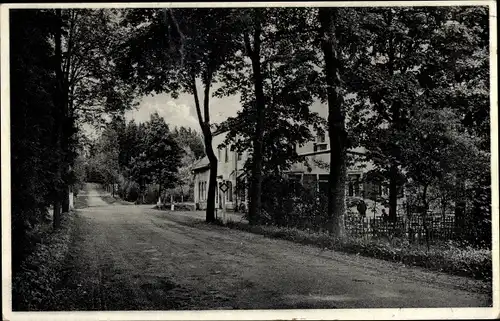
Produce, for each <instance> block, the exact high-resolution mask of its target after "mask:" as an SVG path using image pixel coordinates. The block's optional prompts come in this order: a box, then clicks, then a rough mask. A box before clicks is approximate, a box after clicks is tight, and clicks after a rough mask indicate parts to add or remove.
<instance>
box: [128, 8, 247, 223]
mask: <svg viewBox="0 0 500 321" xmlns="http://www.w3.org/2000/svg"><path fill="white" fill-rule="evenodd" d="M236 13H237V10H235V9H209V8H206V9H202V8H200V9H175V10H174V9H166V8H165V9H137V10H129V11H127V12H126V14H125V19H124V20H123V25H124V26H125V27H126V28H129V29H130V37H129V39H128V41H127V42H126V43H125V45H124V46H123V50H122V53H121V58H122V60H121V63H120V64H119V66H120V67H121V70H122V73H121V75H122V77H123V79H125V80H126V81H127V82H128V83H131V84H133V85H135V86H137V88H139V90H140V91H141V92H142V93H144V94H149V93H152V92H155V93H161V92H168V93H170V94H171V95H172V96H173V97H176V96H177V95H178V93H179V92H184V93H188V94H192V95H193V98H194V104H195V107H196V113H197V117H198V122H199V125H200V128H201V132H202V134H203V139H204V145H205V154H206V156H207V158H208V160H209V162H210V179H209V184H208V197H207V200H208V202H207V210H206V220H207V221H208V222H212V221H214V220H215V188H216V186H215V184H216V177H217V157H216V156H215V153H214V151H213V147H212V131H211V123H210V98H211V92H210V91H211V87H212V85H213V83H214V82H215V81H216V77H217V73H218V71H219V69H220V68H221V66H222V65H224V63H225V62H226V61H227V60H228V59H231V58H232V57H233V56H234V55H235V54H236V50H237V46H235V41H236V38H235V35H238V29H239V26H240V24H239V23H238V16H237V15H236ZM200 81H201V85H202V90H203V95H202V99H203V100H202V101H200V97H199V94H198V87H199V82H200Z"/></svg>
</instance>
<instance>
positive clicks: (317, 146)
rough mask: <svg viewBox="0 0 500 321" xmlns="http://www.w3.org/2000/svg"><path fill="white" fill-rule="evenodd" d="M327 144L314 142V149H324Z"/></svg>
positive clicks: (317, 150) (316, 150)
mask: <svg viewBox="0 0 500 321" xmlns="http://www.w3.org/2000/svg"><path fill="white" fill-rule="evenodd" d="M326 147H327V145H326V144H324V143H323V144H314V151H315V152H319V151H322V150H326Z"/></svg>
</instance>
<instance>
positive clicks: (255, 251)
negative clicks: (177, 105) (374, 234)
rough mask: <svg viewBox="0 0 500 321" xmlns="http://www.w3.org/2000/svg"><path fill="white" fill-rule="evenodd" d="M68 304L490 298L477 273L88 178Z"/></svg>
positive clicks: (321, 303) (137, 306)
mask: <svg viewBox="0 0 500 321" xmlns="http://www.w3.org/2000/svg"><path fill="white" fill-rule="evenodd" d="M79 197H86V198H87V202H88V204H87V205H88V207H86V208H83V209H79V210H78V211H77V217H76V227H75V229H74V235H73V242H72V245H71V248H70V254H69V255H68V258H67V262H66V266H65V270H64V275H65V277H64V280H63V286H62V287H61V288H60V289H59V292H58V293H59V295H60V296H61V302H60V305H61V306H60V309H62V310H122V311H123V310H171V309H175V310H186V309H203V310H206V309H280V308H286V309H291V308H302V309H303V308H401V307H474V306H475V307H477V306H489V305H490V302H491V299H490V295H489V294H488V293H485V292H484V291H481V290H480V289H479V288H480V286H481V285H484V284H482V283H481V282H479V281H475V280H471V279H467V278H462V277H456V276H450V275H446V274H443V273H434V272H426V271H424V270H422V269H420V268H409V267H405V266H402V265H401V264H396V263H391V262H386V261H381V260H376V259H371V258H365V257H361V256H356V255H348V254H343V253H338V252H333V251H326V250H321V249H319V248H316V247H312V246H304V245H299V244H295V243H292V242H289V241H284V240H276V239H270V238H266V237H263V236H261V235H255V234H251V233H246V232H242V231H238V230H231V229H228V228H224V227H220V226H212V225H207V224H205V223H203V222H202V218H203V215H202V213H200V212H167V211H158V210H155V209H152V206H151V205H149V206H144V205H142V206H137V205H120V204H118V203H113V204H109V202H105V201H104V200H103V199H102V198H101V196H100V193H99V192H98V191H96V190H95V189H94V188H92V187H91V186H90V187H89V190H88V191H87V193H82V194H81V195H79Z"/></svg>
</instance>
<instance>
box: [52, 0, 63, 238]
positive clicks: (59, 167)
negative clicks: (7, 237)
mask: <svg viewBox="0 0 500 321" xmlns="http://www.w3.org/2000/svg"><path fill="white" fill-rule="evenodd" d="M56 19H57V26H56V28H55V33H54V42H55V65H54V67H55V71H56V88H55V95H54V105H55V114H56V115H55V117H54V120H55V121H54V126H55V130H54V131H55V146H54V147H55V149H56V150H57V152H58V153H57V155H58V159H57V160H56V166H55V178H54V179H55V182H54V187H55V200H54V204H53V227H54V229H57V228H59V227H60V225H61V204H64V202H63V197H64V193H63V187H64V184H61V182H62V180H63V175H62V171H63V162H64V161H63V159H64V153H62V152H63V151H62V148H61V147H62V146H61V138H62V122H63V120H64V107H63V104H64V100H63V97H62V96H63V95H62V92H63V90H62V86H63V74H62V70H61V65H62V49H61V41H62V40H61V38H62V15H61V9H56Z"/></svg>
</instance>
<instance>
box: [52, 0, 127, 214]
mask: <svg viewBox="0 0 500 321" xmlns="http://www.w3.org/2000/svg"><path fill="white" fill-rule="evenodd" d="M116 14H117V12H116V11H115V10H109V9H106V10H104V9H95V10H93V9H67V10H62V9H56V10H55V17H54V24H53V26H54V29H53V30H54V31H53V33H54V44H55V60H56V66H55V71H56V79H57V88H56V93H55V96H54V99H55V104H56V106H58V108H60V110H61V114H62V116H61V119H59V120H58V122H57V124H56V126H58V129H57V131H58V132H59V135H58V137H57V140H58V144H59V145H60V149H61V152H62V155H63V158H62V159H61V164H60V168H59V171H58V175H60V176H61V186H60V188H59V189H60V190H61V193H62V194H61V195H60V199H61V202H62V211H63V212H67V211H68V206H69V186H68V185H69V179H70V177H71V176H72V175H71V167H72V165H73V162H74V160H75V157H76V153H75V146H76V145H77V141H76V140H75V134H76V132H77V130H78V125H79V123H81V122H83V121H86V122H90V123H93V124H96V125H101V126H102V125H103V123H105V119H104V118H103V116H104V115H105V114H113V113H116V112H118V113H122V112H123V110H125V109H128V108H130V107H131V106H132V105H133V99H132V97H134V96H133V95H132V92H131V90H130V87H127V86H126V85H125V84H124V83H123V82H120V79H119V78H118V77H116V76H115V75H116V72H115V69H114V68H115V66H116V65H115V64H114V62H113V61H112V59H111V58H112V57H113V54H112V51H113V50H114V48H116V47H117V44H118V43H119V42H121V41H122V34H121V33H120V32H121V29H119V28H117V27H118V26H117V24H116V23H115V20H116V19H117V16H116ZM58 212H59V202H56V203H55V204H54V213H55V214H56V215H54V217H56V218H58V217H59V215H60V214H58ZM55 222H56V221H55Z"/></svg>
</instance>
